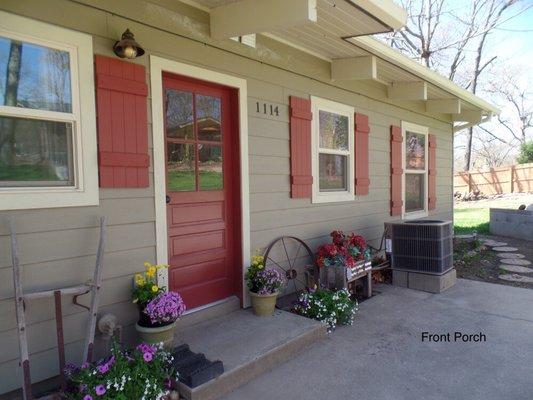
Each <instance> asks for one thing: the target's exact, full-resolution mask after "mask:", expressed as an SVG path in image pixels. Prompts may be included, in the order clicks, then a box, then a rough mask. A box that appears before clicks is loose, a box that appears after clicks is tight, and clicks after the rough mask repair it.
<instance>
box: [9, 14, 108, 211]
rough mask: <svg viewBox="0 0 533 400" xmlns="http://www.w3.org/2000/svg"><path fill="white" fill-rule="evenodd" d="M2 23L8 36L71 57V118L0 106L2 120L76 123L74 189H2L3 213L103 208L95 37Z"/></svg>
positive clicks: (26, 22) (16, 20)
mask: <svg viewBox="0 0 533 400" xmlns="http://www.w3.org/2000/svg"><path fill="white" fill-rule="evenodd" d="M0 20H1V21H2V26H1V27H0V36H2V37H5V38H8V39H13V40H18V41H21V42H23V43H31V44H35V45H39V46H46V47H49V48H53V49H57V50H60V51H66V52H68V53H69V58H70V60H69V62H70V86H71V89H70V91H71V96H72V99H71V101H72V112H71V113H65V112H59V111H48V110H40V109H30V108H22V107H13V106H4V105H0V116H5V117H14V118H27V119H35V120H45V121H57V122H67V123H70V124H71V126H72V133H71V141H72V154H71V155H70V158H71V160H72V173H73V185H68V186H60V185H53V184H49V185H48V186H37V185H35V183H34V184H33V185H31V184H30V185H28V186H20V185H19V186H16V185H13V186H2V187H0V210H17V209H34V208H56V207H71V206H89V205H98V203H99V192H98V157H97V143H96V111H95V94H94V72H93V45H92V37H91V36H90V35H87V34H84V33H80V32H75V31H72V30H69V29H66V28H61V27H58V26H55V25H50V24H47V23H44V22H40V21H36V20H33V19H30V18H26V17H21V16H18V15H13V14H10V13H6V12H3V11H0ZM44 38H46V39H44ZM81 110H83V113H82V112H81Z"/></svg>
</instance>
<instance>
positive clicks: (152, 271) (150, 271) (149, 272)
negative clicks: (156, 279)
mask: <svg viewBox="0 0 533 400" xmlns="http://www.w3.org/2000/svg"><path fill="white" fill-rule="evenodd" d="M156 271H157V269H156V268H155V267H154V266H153V265H151V266H150V267H148V269H147V271H146V276H147V277H148V278H151V277H153V276H154V275H155V273H156Z"/></svg>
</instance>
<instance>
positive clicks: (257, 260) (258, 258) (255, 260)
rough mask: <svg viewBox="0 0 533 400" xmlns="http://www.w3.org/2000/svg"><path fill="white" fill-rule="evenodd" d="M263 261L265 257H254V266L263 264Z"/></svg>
mask: <svg viewBox="0 0 533 400" xmlns="http://www.w3.org/2000/svg"><path fill="white" fill-rule="evenodd" d="M263 260H264V258H263V256H253V257H252V264H256V265H258V264H263Z"/></svg>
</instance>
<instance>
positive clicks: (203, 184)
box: [198, 144, 224, 190]
mask: <svg viewBox="0 0 533 400" xmlns="http://www.w3.org/2000/svg"><path fill="white" fill-rule="evenodd" d="M198 170H199V175H200V190H220V189H222V188H223V186H224V184H223V176H222V147H221V146H215V145H207V144H199V145H198Z"/></svg>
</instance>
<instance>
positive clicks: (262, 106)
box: [255, 101, 279, 117]
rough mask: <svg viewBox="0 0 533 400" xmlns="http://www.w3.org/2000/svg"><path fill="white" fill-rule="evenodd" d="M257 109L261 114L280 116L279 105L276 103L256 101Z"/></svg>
mask: <svg viewBox="0 0 533 400" xmlns="http://www.w3.org/2000/svg"><path fill="white" fill-rule="evenodd" d="M255 106H256V109H255V111H256V112H257V113H259V114H264V115H270V116H273V117H279V106H276V105H274V104H267V103H263V102H259V101H256V102H255Z"/></svg>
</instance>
